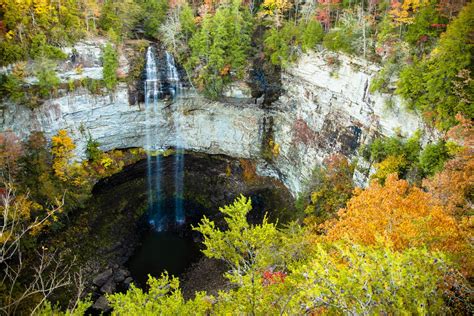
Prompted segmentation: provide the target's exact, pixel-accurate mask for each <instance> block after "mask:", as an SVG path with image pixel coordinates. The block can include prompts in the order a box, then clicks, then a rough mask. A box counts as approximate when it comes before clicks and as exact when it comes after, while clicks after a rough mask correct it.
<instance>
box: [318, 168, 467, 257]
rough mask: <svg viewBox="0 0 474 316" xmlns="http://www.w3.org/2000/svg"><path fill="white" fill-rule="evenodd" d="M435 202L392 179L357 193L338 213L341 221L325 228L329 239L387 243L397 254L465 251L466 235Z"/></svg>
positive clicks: (425, 194) (405, 183)
mask: <svg viewBox="0 0 474 316" xmlns="http://www.w3.org/2000/svg"><path fill="white" fill-rule="evenodd" d="M433 202H434V201H433V199H432V197H431V195H430V194H428V193H426V192H424V191H423V190H421V189H420V188H417V187H412V186H410V185H409V183H408V182H407V181H405V180H398V178H397V176H396V175H390V176H388V177H387V179H386V182H385V185H384V186H382V185H380V184H379V183H378V182H376V181H374V182H372V183H371V185H370V187H368V188H367V189H365V190H361V189H357V190H356V191H355V195H354V197H352V198H351V200H350V201H349V202H348V204H347V207H346V208H345V209H341V210H340V211H339V212H338V215H339V217H340V218H339V219H338V220H333V221H329V222H326V224H324V226H325V228H326V229H327V238H328V239H330V240H338V239H343V238H347V239H349V240H351V241H353V242H356V243H361V244H367V245H374V244H377V243H378V242H383V243H384V244H385V245H388V246H392V247H394V249H396V250H402V249H405V248H407V247H417V246H420V247H423V246H426V247H428V248H429V249H431V250H441V251H448V252H451V253H459V252H461V251H464V250H465V249H466V246H467V244H466V240H465V234H464V233H463V231H462V230H461V229H460V227H459V226H458V225H457V223H456V221H455V219H454V218H453V217H452V216H450V215H448V214H446V213H445V212H444V211H443V209H442V207H440V206H439V205H437V204H435V203H433Z"/></svg>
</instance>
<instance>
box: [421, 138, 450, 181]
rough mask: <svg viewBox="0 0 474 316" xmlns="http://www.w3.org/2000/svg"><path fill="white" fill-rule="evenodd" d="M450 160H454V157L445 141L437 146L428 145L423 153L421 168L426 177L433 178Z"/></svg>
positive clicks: (436, 144) (439, 142)
mask: <svg viewBox="0 0 474 316" xmlns="http://www.w3.org/2000/svg"><path fill="white" fill-rule="evenodd" d="M450 158H452V156H451V155H450V154H449V150H448V147H447V146H446V143H445V142H444V141H438V142H437V143H435V144H428V145H426V147H425V148H424V150H423V151H422V152H421V155H420V167H421V169H422V170H423V172H424V174H425V175H427V176H432V175H433V174H435V173H437V172H439V171H441V170H442V169H443V167H444V163H445V162H446V161H447V160H448V159H450Z"/></svg>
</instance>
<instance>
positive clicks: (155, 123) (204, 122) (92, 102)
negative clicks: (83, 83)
mask: <svg viewBox="0 0 474 316" xmlns="http://www.w3.org/2000/svg"><path fill="white" fill-rule="evenodd" d="M159 107H160V110H159V113H157V114H153V115H152V116H151V117H150V124H149V125H148V127H149V128H150V133H151V135H152V137H153V138H154V141H156V143H157V144H158V146H161V147H163V148H166V147H174V146H176V131H175V128H174V126H175V121H176V120H177V121H178V126H179V127H180V130H179V132H180V137H181V138H182V141H183V144H184V146H185V147H186V148H187V149H189V150H195V151H200V152H206V153H210V154H227V155H230V156H234V157H257V156H258V155H259V151H260V143H259V141H258V139H259V128H260V120H261V118H262V117H263V110H260V109H255V108H251V107H248V106H246V105H245V104H242V105H240V106H233V105H230V106H229V105H227V104H224V103H219V102H212V101H209V100H206V99H203V98H201V97H199V96H190V97H185V98H183V99H181V100H179V101H177V102H176V103H174V104H171V105H167V104H165V103H164V102H163V103H161V104H160V105H159ZM2 127H3V128H2V130H11V131H13V132H15V133H16V134H17V135H19V136H20V137H22V138H26V137H27V136H28V135H29V134H30V132H31V131H43V132H44V133H45V134H46V136H47V137H48V138H50V137H51V136H53V135H54V134H56V133H57V132H58V130H59V129H66V130H68V131H69V132H70V134H71V136H72V137H73V139H74V141H75V143H76V145H77V148H76V154H77V155H78V157H84V154H85V148H86V145H87V139H88V137H89V135H90V136H91V137H92V138H93V139H95V140H97V141H99V143H100V144H101V149H103V150H111V149H114V148H128V147H144V145H145V136H146V134H147V124H146V117H145V111H144V108H143V105H140V106H130V105H129V104H128V93H127V88H126V86H125V85H120V86H119V87H118V88H117V91H116V92H115V93H114V94H113V95H110V96H109V95H107V96H94V95H91V94H90V93H89V92H88V91H87V90H79V91H77V92H76V93H74V94H68V95H67V96H65V97H62V98H57V99H52V100H50V101H48V102H46V103H45V104H43V105H42V106H41V107H40V108H38V109H35V110H34V111H30V110H28V109H25V108H24V107H22V106H17V105H13V104H11V105H9V106H8V107H7V109H6V111H5V112H4V124H3V126H2Z"/></svg>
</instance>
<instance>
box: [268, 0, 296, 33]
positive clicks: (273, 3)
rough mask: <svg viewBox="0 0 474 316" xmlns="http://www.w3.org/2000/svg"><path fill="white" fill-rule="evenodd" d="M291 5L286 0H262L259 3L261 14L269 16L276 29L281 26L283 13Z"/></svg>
mask: <svg viewBox="0 0 474 316" xmlns="http://www.w3.org/2000/svg"><path fill="white" fill-rule="evenodd" d="M291 7H292V5H291V3H290V2H289V1H288V0H264V1H263V3H262V5H261V12H262V14H263V15H268V16H270V17H271V18H272V19H273V21H274V22H273V23H274V24H275V26H276V28H277V29H278V28H280V27H281V26H282V22H283V15H284V13H285V12H286V11H288V10H289V9H291Z"/></svg>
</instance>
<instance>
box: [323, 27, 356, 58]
mask: <svg viewBox="0 0 474 316" xmlns="http://www.w3.org/2000/svg"><path fill="white" fill-rule="evenodd" d="M353 40H354V34H353V32H352V30H351V29H350V28H334V29H332V30H331V31H329V32H328V33H327V34H326V35H325V36H324V39H323V45H324V47H326V48H327V49H330V50H332V51H341V52H343V53H347V54H352V53H354V52H355V50H354V47H353V45H352V41H353Z"/></svg>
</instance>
